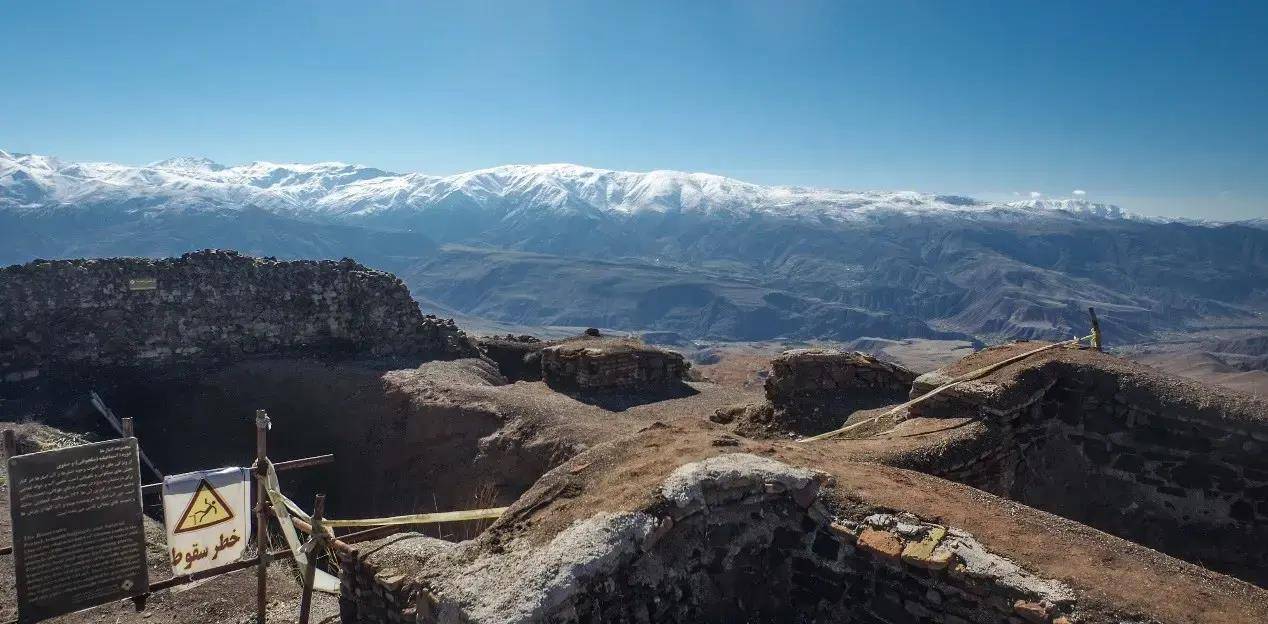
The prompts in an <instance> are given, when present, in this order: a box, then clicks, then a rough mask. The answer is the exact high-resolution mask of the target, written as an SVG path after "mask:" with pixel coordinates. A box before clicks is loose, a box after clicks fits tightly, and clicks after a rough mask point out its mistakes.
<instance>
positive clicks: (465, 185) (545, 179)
mask: <svg viewBox="0 0 1268 624" xmlns="http://www.w3.org/2000/svg"><path fill="white" fill-rule="evenodd" d="M89 205H94V206H103V205H104V206H120V207H121V208H120V209H124V210H145V211H149V212H161V211H163V210H167V209H179V210H198V209H225V208H228V209H236V208H242V207H245V206H251V207H256V208H262V209H265V210H271V211H274V212H278V213H285V214H290V215H293V216H301V217H307V218H314V219H336V220H356V219H365V218H371V217H377V216H390V217H391V218H393V219H397V220H399V219H412V218H416V217H417V218H425V214H426V213H427V212H428V211H430V210H432V209H437V208H439V207H442V206H443V207H445V208H444V209H445V210H453V209H457V208H459V207H461V209H463V210H473V211H480V212H481V213H482V214H493V215H501V217H500V218H511V217H515V216H520V215H532V214H539V213H545V214H588V215H614V216H619V215H635V214H641V213H649V212H650V213H676V212H685V213H697V214H707V215H716V216H731V217H737V218H747V217H753V216H769V217H779V218H795V219H828V220H833V221H859V220H867V219H872V218H877V217H884V216H886V215H906V216H913V217H920V218H940V217H954V218H969V219H993V220H999V219H1004V220H1018V219H1026V218H1036V217H1039V218H1042V217H1044V216H1045V215H1048V216H1055V214H1057V213H1058V212H1059V213H1060V214H1063V215H1067V216H1075V217H1079V218H1105V219H1121V218H1132V215H1130V214H1129V213H1126V212H1124V211H1122V210H1120V209H1119V208H1118V207H1117V206H1111V205H1106V204H1096V203H1092V202H1088V201H1086V200H1083V199H1069V200H1048V199H1034V200H1029V201H1023V202H1013V203H1011V204H1003V203H995V202H986V201H979V200H976V199H973V198H967V197H959V196H954V195H933V194H928V193H919V192H915V191H843V190H832V189H816V188H806V187H796V186H763V185H759V184H753V183H749V182H744V181H741V180H736V179H733V178H727V177H724V176H719V175H714V174H709V173H688V172H683V171H672V170H655V171H649V172H631V171H614V170H608V169H597V168H593V167H585V166H582V165H575V164H568V163H552V164H539V165H503V166H500V167H491V168H488V169H479V170H476V171H469V172H466V173H459V174H455V175H449V176H430V175H424V174H418V173H407V174H397V173H392V172H388V171H384V170H381V169H375V168H372V167H363V166H359V165H350V164H346V163H341V162H321V163H313V164H280V163H272V162H266V161H258V162H253V163H250V164H246V165H237V166H232V167H226V166H224V165H221V164H218V163H215V162H213V161H211V160H208V159H206V158H198V157H179V158H171V159H168V160H163V161H159V162H156V163H153V164H150V165H146V166H143V167H134V166H127V165H116V164H110V163H64V162H61V161H58V160H57V159H55V158H50V157H44V156H33V155H25V154H11V153H8V152H0V209H4V208H20V209H23V210H50V209H64V208H67V207H74V206H89Z"/></svg>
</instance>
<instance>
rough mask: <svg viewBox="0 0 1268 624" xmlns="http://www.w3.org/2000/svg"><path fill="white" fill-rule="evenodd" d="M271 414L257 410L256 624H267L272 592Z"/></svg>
mask: <svg viewBox="0 0 1268 624" xmlns="http://www.w3.org/2000/svg"><path fill="white" fill-rule="evenodd" d="M269 424H270V421H269V414H268V412H265V411H264V410H256V411H255V552H256V553H258V555H257V556H258V559H259V563H258V564H257V565H256V567H255V574H256V591H257V595H256V603H255V610H256V616H255V621H256V624H265V622H264V610H265V604H264V603H265V596H266V595H267V593H268V576H269V537H268V530H269V498H268V493H267V492H266V491H265V490H266V489H267V484H266V479H267V478H268V472H269V468H268V465H269V462H268V435H269Z"/></svg>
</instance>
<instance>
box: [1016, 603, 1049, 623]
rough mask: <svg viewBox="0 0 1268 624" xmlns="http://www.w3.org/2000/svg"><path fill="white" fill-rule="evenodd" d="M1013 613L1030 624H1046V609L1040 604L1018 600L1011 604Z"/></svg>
mask: <svg viewBox="0 0 1268 624" xmlns="http://www.w3.org/2000/svg"><path fill="white" fill-rule="evenodd" d="M1013 613H1016V614H1017V615H1019V616H1021V619H1023V620H1025V621H1027V622H1031V623H1032V624H1048V607H1045V606H1044V605H1043V604H1042V603H1038V602H1028V601H1026V600H1018V601H1017V602H1014V603H1013Z"/></svg>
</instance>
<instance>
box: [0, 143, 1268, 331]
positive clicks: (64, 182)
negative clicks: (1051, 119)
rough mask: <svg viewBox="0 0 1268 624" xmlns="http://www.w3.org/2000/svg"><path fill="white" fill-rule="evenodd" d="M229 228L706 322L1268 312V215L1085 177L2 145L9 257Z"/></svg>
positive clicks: (195, 244)
mask: <svg viewBox="0 0 1268 624" xmlns="http://www.w3.org/2000/svg"><path fill="white" fill-rule="evenodd" d="M207 247H218V248H230V249H237V250H239V251H242V252H245V253H251V254H257V255H274V256H281V257H290V258H332V257H333V258H339V257H344V256H351V257H354V258H356V259H358V260H360V261H362V262H364V263H366V264H368V265H371V266H375V267H379V268H384V269H387V270H391V271H394V272H396V273H397V274H399V275H400V276H401V277H402V279H404V280H405V281H406V283H407V284H408V285H409V286H410V289H411V291H412V292H413V293H414V295H415V297H418V298H419V299H420V300H421V301H422V302H423V303H424V306H425V307H426V308H427V309H429V310H430V311H436V312H440V313H446V314H458V315H467V316H469V317H481V318H486V319H491V320H496V321H499V322H504V323H512V324H518V325H570V326H596V327H608V328H620V329H630V330H639V329H660V330H670V331H676V332H679V333H681V334H683V335H686V336H690V337H712V338H731V339H769V338H774V337H791V338H834V339H842V340H850V339H854V338H858V337H860V336H877V337H889V338H908V337H944V336H945V337H960V338H963V337H973V338H980V339H984V340H991V339H999V338H1017V337H1028V338H1068V337H1069V336H1070V335H1071V334H1073V333H1076V332H1079V333H1082V332H1084V331H1085V329H1086V327H1085V326H1086V309H1087V306H1089V305H1094V306H1096V308H1097V309H1098V311H1099V312H1100V314H1101V322H1102V325H1103V327H1104V328H1105V329H1106V333H1107V335H1110V336H1113V337H1114V338H1113V340H1115V341H1116V342H1118V343H1124V342H1133V341H1139V340H1145V339H1149V338H1150V337H1152V336H1157V335H1161V334H1164V333H1167V332H1177V331H1181V332H1183V331H1188V330H1190V329H1192V328H1194V327H1200V326H1202V324H1203V323H1208V322H1209V323H1211V324H1220V323H1223V324H1229V323H1231V324H1239V325H1245V324H1255V323H1261V322H1262V318H1263V316H1262V313H1263V312H1265V311H1268V310H1263V309H1261V308H1264V307H1268V229H1266V228H1264V227H1263V226H1262V224H1259V225H1256V224H1238V225H1229V224H1217V223H1190V222H1179V221H1171V222H1163V220H1161V219H1153V218H1142V217H1139V216H1136V215H1133V214H1131V213H1128V212H1126V211H1124V210H1122V209H1120V208H1118V207H1117V206H1112V205H1106V204H1098V203H1093V202H1089V201H1086V200H1084V199H1082V198H1073V199H1035V200H1029V201H1020V202H1007V203H1005V202H992V201H983V200H978V199H973V198H968V197H959V196H954V195H935V194H929V193H919V192H913V191H898V192H880V191H840V190H829V189H812V188H802V187H781V186H762V185H757V184H751V183H747V182H742V181H739V180H734V179H730V178H725V177H722V176H717V175H711V174H704V173H682V172H676V171H651V172H645V173H635V172H625V171H608V170H603V169H593V168H588V167H581V166H577V165H566V164H555V165H511V166H504V167H495V168H492V169H482V170H479V171H471V172H468V173H462V174H457V175H450V176H432V175H424V174H418V173H406V174H400V173H393V172H388V171H383V170H380V169H374V168H370V167H362V166H357V165H348V164H344V163H337V162H327V163H314V164H307V165H293V164H276V163H268V162H256V163H251V164H248V165H238V166H232V167H230V166H224V165H220V164H217V163H215V162H212V161H210V160H207V159H203V158H192V157H185V158H174V159H169V160H164V161H160V162H156V163H153V164H150V165H145V166H140V167H137V166H125V165H117V164H110V163H70V162H63V161H60V160H58V159H56V158H51V157H47V156H33V155H24V154H11V153H6V152H0V263H3V262H26V261H29V260H32V259H34V258H58V257H94V256H117V255H141V256H167V255H179V254H181V253H184V252H186V251H191V250H196V249H202V248H207Z"/></svg>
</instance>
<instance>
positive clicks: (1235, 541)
mask: <svg viewBox="0 0 1268 624" xmlns="http://www.w3.org/2000/svg"><path fill="white" fill-rule="evenodd" d="M1071 355H1072V356H1077V359H1079V360H1080V361H1077V362H1073V361H1068V360H1070V359H1076V358H1074V357H1071V358H1059V359H1054V360H1051V361H1047V362H1044V363H1042V364H1041V365H1037V366H1033V367H1027V368H1024V369H1021V370H1020V371H1019V372H1018V373H1016V375H1015V376H1013V377H1007V376H1006V377H1005V378H1004V379H1003V380H1002V381H1000V380H984V381H982V382H972V383H969V384H965V385H963V386H960V387H958V388H955V389H952V390H950V391H948V392H944V393H942V394H941V395H938V396H937V397H935V399H934V400H932V401H929V402H928V403H924V404H921V405H920V406H919V415H921V416H925V417H935V418H962V417H966V416H968V417H972V418H976V419H979V420H980V421H981V422H982V423H984V424H985V425H986V426H987V427H988V430H989V433H988V434H987V435H986V436H984V437H982V438H981V439H980V441H979V442H978V443H976V444H974V445H973V449H974V450H972V452H969V453H962V454H956V453H948V454H947V455H945V456H943V457H941V458H939V459H938V460H936V461H935V462H933V464H932V465H928V466H924V467H923V468H922V469H925V470H927V471H928V472H930V473H932V474H937V475H939V476H942V477H944V478H948V479H952V480H955V481H959V482H962V483H965V484H968V485H972V486H974V487H978V488H981V489H984V490H986V491H989V492H992V493H994V494H998V495H1000V496H1006V497H1008V498H1012V499H1014V500H1017V501H1019V502H1022V503H1024V504H1026V505H1029V506H1031V507H1035V508H1037V509H1043V510H1045V511H1049V512H1052V513H1055V514H1059V515H1061V516H1064V517H1067V518H1070V519H1072V520H1075V521H1078V522H1082V523H1084V524H1088V525H1090V526H1094V527H1096V528H1098V529H1101V530H1103V531H1106V532H1109V533H1113V534H1115V535H1119V536H1121V537H1124V538H1126V539H1130V540H1132V541H1134V542H1137V543H1140V544H1145V545H1147V546H1150V547H1152V548H1156V549H1158V550H1161V551H1163V552H1166V553H1168V554H1171V555H1173V556H1176V557H1180V558H1183V559H1188V560H1190V561H1195V562H1200V563H1201V564H1202V565H1204V566H1207V567H1210V568H1213V569H1216V570H1220V571H1223V572H1225V573H1228V574H1232V575H1235V576H1240V577H1242V578H1245V579H1247V580H1251V581H1252V582H1257V583H1260V584H1264V583H1268V549H1265V548H1264V547H1263V544H1265V543H1268V452H1266V451H1268V421H1266V420H1265V414H1264V413H1263V412H1262V411H1261V410H1262V407H1263V406H1262V404H1259V403H1256V402H1253V401H1249V400H1242V399H1241V398H1239V397H1236V396H1233V395H1231V394H1226V393H1222V392H1218V391H1214V389H1212V388H1203V387H1198V386H1197V385H1196V384H1191V383H1187V382H1179V381H1178V380H1163V379H1160V378H1158V377H1157V376H1155V375H1152V374H1150V373H1148V372H1147V371H1141V370H1139V369H1135V368H1131V367H1125V366H1123V365H1120V364H1118V362H1119V361H1118V360H1116V359H1115V358H1111V357H1109V356H1104V355H1101V354H1097V353H1094V352H1090V351H1080V352H1075V353H1072V354H1071ZM948 376H949V375H948V374H946V373H941V372H934V373H929V374H926V375H924V376H922V377H920V378H919V379H918V380H917V382H916V384H915V385H914V386H913V388H912V395H913V396H917V395H919V394H923V393H924V392H926V391H928V390H929V389H932V388H933V387H936V386H937V385H940V384H941V383H944V381H945V379H946V378H947V377H948ZM1195 534H1200V535H1202V536H1203V537H1202V539H1194V538H1193V536H1194V535H1195Z"/></svg>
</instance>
